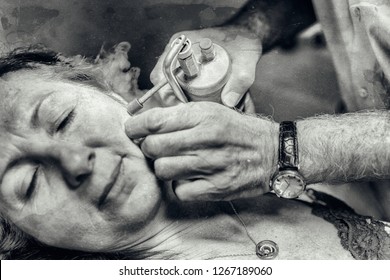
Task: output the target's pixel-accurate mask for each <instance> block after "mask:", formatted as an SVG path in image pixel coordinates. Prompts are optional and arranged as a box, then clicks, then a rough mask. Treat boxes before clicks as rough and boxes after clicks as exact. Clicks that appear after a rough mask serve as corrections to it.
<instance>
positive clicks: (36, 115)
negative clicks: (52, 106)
mask: <svg viewBox="0 0 390 280" xmlns="http://www.w3.org/2000/svg"><path fill="white" fill-rule="evenodd" d="M53 93H54V91H51V92H49V93H47V94H45V95H43V96H41V97H40V99H39V101H38V103H37V105H36V106H35V108H34V111H33V113H32V115H31V120H30V125H31V127H33V128H36V127H38V125H39V109H40V108H41V105H42V103H43V101H45V100H46V99H47V98H48V97H49V96H50V95H52V94H53Z"/></svg>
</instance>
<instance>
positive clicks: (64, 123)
mask: <svg viewBox="0 0 390 280" xmlns="http://www.w3.org/2000/svg"><path fill="white" fill-rule="evenodd" d="M75 115H76V114H75V111H74V109H73V110H72V111H70V112H69V114H67V115H66V116H65V118H63V119H62V121H61V122H60V124H59V125H58V126H57V128H56V132H61V131H64V130H66V128H67V127H68V126H69V125H70V124H71V123H72V122H73V120H74V117H75Z"/></svg>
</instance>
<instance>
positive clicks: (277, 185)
mask: <svg viewBox="0 0 390 280" xmlns="http://www.w3.org/2000/svg"><path fill="white" fill-rule="evenodd" d="M305 187H306V184H305V181H304V180H303V178H302V176H301V175H299V173H298V172H296V171H294V170H283V171H280V172H279V173H278V174H277V175H276V176H275V178H274V179H273V181H272V189H273V190H274V191H275V193H276V195H277V196H279V197H283V198H297V197H298V196H299V195H301V194H302V193H303V192H304V190H305Z"/></svg>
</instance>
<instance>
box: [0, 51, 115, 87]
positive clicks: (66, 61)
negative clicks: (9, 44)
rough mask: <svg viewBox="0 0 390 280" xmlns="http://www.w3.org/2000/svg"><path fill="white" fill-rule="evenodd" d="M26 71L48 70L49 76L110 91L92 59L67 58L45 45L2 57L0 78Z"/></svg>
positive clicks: (0, 59) (78, 56)
mask: <svg viewBox="0 0 390 280" xmlns="http://www.w3.org/2000/svg"><path fill="white" fill-rule="evenodd" d="M45 66H46V67H45ZM24 69H42V70H43V69H46V70H47V71H46V72H47V74H51V75H53V76H56V77H58V78H63V79H66V80H70V81H77V82H80V83H83V84H87V85H91V86H95V87H98V88H99V89H101V90H103V91H106V92H107V91H109V90H110V87H109V85H108V84H107V83H106V81H105V79H104V76H103V73H102V71H101V68H100V65H98V64H95V63H94V61H93V60H92V59H90V58H86V57H82V56H80V55H77V56H72V57H66V56H64V55H62V54H61V53H58V52H55V51H53V50H50V49H48V48H46V47H44V46H43V45H33V46H29V47H21V48H17V49H15V50H13V51H12V52H10V53H8V54H6V55H5V56H3V57H0V77H2V76H4V75H6V74H8V73H11V72H15V71H18V70H24Z"/></svg>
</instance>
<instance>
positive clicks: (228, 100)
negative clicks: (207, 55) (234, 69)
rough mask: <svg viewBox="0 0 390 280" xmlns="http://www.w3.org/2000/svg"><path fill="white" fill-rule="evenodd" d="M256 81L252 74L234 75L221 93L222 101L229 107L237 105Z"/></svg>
mask: <svg viewBox="0 0 390 280" xmlns="http://www.w3.org/2000/svg"><path fill="white" fill-rule="evenodd" d="M253 82H254V75H253V78H252V77H250V76H245V77H240V76H236V77H234V76H232V77H231V78H230V79H229V81H228V82H227V83H226V85H225V87H224V88H223V90H222V93H221V100H222V103H223V104H224V105H225V106H227V107H231V108H232V107H236V106H237V105H238V104H239V103H240V101H241V100H242V98H243V97H244V96H245V93H247V91H248V89H249V88H250V87H251V85H252V84H253Z"/></svg>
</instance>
